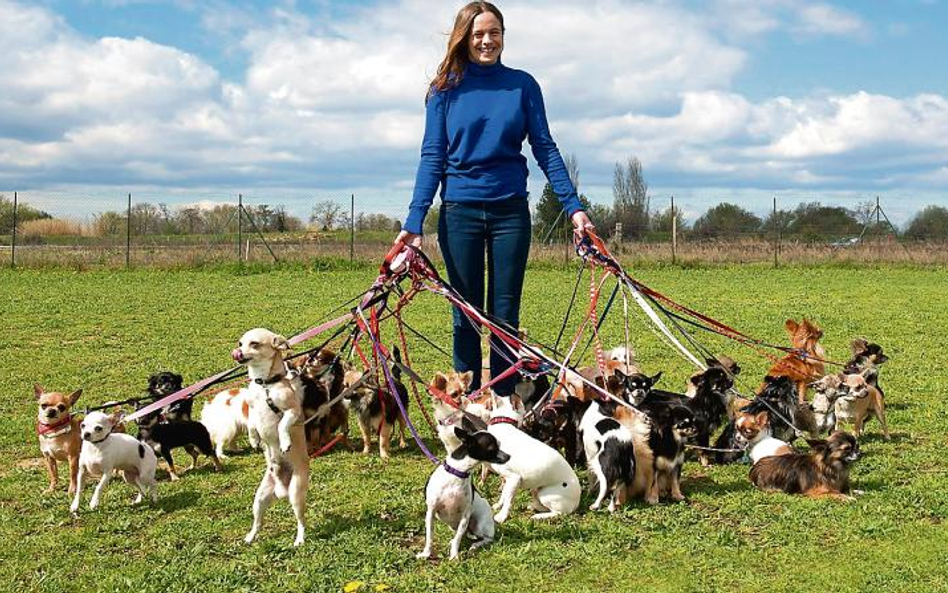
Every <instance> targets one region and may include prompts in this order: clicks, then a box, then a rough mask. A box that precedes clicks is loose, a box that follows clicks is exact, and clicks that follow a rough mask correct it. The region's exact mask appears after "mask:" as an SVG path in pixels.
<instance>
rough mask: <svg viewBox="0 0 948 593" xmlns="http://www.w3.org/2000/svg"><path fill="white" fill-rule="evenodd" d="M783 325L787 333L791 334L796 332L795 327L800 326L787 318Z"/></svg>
mask: <svg viewBox="0 0 948 593" xmlns="http://www.w3.org/2000/svg"><path fill="white" fill-rule="evenodd" d="M783 327H784V328H785V329H786V330H787V333H788V334H790V335H791V336H792V335H793V334H795V333H797V329H798V328H799V327H800V324H799V323H797V322H796V321H794V320H792V319H788V320H787V321H786V322H785V323H784V324H783Z"/></svg>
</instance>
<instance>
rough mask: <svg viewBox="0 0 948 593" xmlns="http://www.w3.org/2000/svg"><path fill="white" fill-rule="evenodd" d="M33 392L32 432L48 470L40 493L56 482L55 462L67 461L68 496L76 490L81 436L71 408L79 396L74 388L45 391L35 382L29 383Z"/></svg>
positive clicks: (53, 485) (57, 474) (80, 392)
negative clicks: (65, 392) (33, 417)
mask: <svg viewBox="0 0 948 593" xmlns="http://www.w3.org/2000/svg"><path fill="white" fill-rule="evenodd" d="M33 393H34V394H35V395H36V403H37V407H38V410H37V414H36V435H37V437H38V438H39V446H40V451H41V452H42V453H43V460H44V461H45V462H46V471H47V472H48V473H49V487H48V488H47V489H46V490H45V491H43V494H49V493H50V492H52V491H53V490H55V489H56V486H58V485H59V471H58V468H57V467H56V462H57V461H65V462H67V463H68V464H69V490H68V492H69V495H70V496H71V495H73V494H75V492H76V477H77V475H78V473H79V451H80V450H81V448H82V437H81V435H80V433H79V419H78V418H75V417H73V415H72V407H73V406H74V405H75V404H76V401H78V399H79V396H80V395H82V390H81V389H78V390H76V391H73V392H72V393H70V394H69V395H66V394H64V393H59V392H58V391H50V392H46V391H44V390H43V388H42V387H40V386H39V385H33Z"/></svg>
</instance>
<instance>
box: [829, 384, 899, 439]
mask: <svg viewBox="0 0 948 593" xmlns="http://www.w3.org/2000/svg"><path fill="white" fill-rule="evenodd" d="M875 373H876V369H874V368H869V369H866V370H865V371H863V372H862V373H856V374H852V375H844V376H843V382H842V385H841V386H840V388H841V390H842V392H843V393H842V395H841V396H840V397H839V399H837V400H836V430H839V427H840V425H841V424H842V423H843V422H852V423H853V434H855V435H856V436H857V437H859V436H862V426H863V423H864V422H865V421H866V418H868V417H869V414H872V415H873V416H875V417H876V418H878V419H879V424H881V425H882V435H883V437H885V439H886V440H889V427H888V425H887V424H886V421H885V402H884V401H883V399H882V392H881V391H879V389H878V388H876V387H875V386H874V385H871V384H870V383H869V378H870V377H872V376H873V375H874V374H875Z"/></svg>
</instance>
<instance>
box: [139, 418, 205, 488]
mask: <svg viewBox="0 0 948 593" xmlns="http://www.w3.org/2000/svg"><path fill="white" fill-rule="evenodd" d="M143 407H145V406H144V404H141V405H139V406H138V409H141V408H143ZM160 416H161V412H160V411H158V410H156V411H154V412H152V413H150V414H145V415H143V416H140V417H139V418H138V420H137V423H138V440H140V441H142V442H144V443H146V444H147V445H148V446H149V447H151V448H152V450H153V451H154V452H155V454H156V455H161V456H162V457H163V458H164V460H165V462H166V463H167V464H168V473H169V474H170V475H171V480H172V481H176V480H178V479H179V476H178V473H177V472H176V471H175V468H174V458H173V457H172V456H171V450H172V449H175V448H177V447H184V450H185V451H187V452H188V455H190V456H191V467H189V468H188V469H189V470H192V469H194V467H195V466H196V465H197V458H198V452H199V451H200V452H201V453H202V454H204V455H205V456H206V457H210V458H211V462H212V463H213V464H214V470H215V471H222V470H223V467H222V466H221V461H220V459H218V458H217V455H216V454H215V452H214V444H213V443H212V442H211V435H210V434H209V433H208V431H207V428H206V427H205V426H204V425H203V424H201V423H200V422H194V421H191V420H178V421H177V422H162V421H161V418H160Z"/></svg>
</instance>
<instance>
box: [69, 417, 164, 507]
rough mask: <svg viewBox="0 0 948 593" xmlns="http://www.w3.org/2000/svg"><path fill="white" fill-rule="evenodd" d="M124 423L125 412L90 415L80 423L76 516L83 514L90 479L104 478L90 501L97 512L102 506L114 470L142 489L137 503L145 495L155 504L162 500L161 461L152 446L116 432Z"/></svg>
mask: <svg viewBox="0 0 948 593" xmlns="http://www.w3.org/2000/svg"><path fill="white" fill-rule="evenodd" d="M120 420H121V412H115V413H114V414H112V415H111V416H109V415H106V414H105V413H103V412H90V413H89V415H88V416H86V417H85V419H84V420H83V421H82V423H81V424H80V430H81V432H82V452H81V453H80V455H79V474H78V476H77V477H76V495H75V498H73V501H72V506H71V507H70V510H71V511H72V512H73V514H75V513H77V512H79V504H80V502H81V500H82V487H83V486H84V485H85V482H86V480H87V479H88V478H95V477H99V478H100V479H99V485H98V486H96V488H95V492H94V493H93V494H92V500H90V501H89V509H90V510H95V508H96V507H98V506H99V499H100V498H101V497H102V491H103V490H104V489H105V487H106V486H107V485H108V483H109V482H110V481H111V480H112V471H113V470H120V471H121V472H122V474H123V477H124V478H125V481H126V482H128V483H129V484H132V485H134V486H135V487H136V488H138V497H137V498H136V499H135V503H136V504H137V503H139V502H141V501H142V499H143V498H144V497H145V496H151V501H152V502H155V501H157V500H158V483H157V482H156V481H155V468H156V467H157V466H158V458H157V457H155V452H154V451H152V450H151V447H149V446H148V445H146V444H145V443H143V442H141V441H139V440H138V439H136V438H135V437H133V436H130V435H127V434H124V433H114V432H112V429H113V427H114V426H116V425H117V424H118V423H119V421H120Z"/></svg>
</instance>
